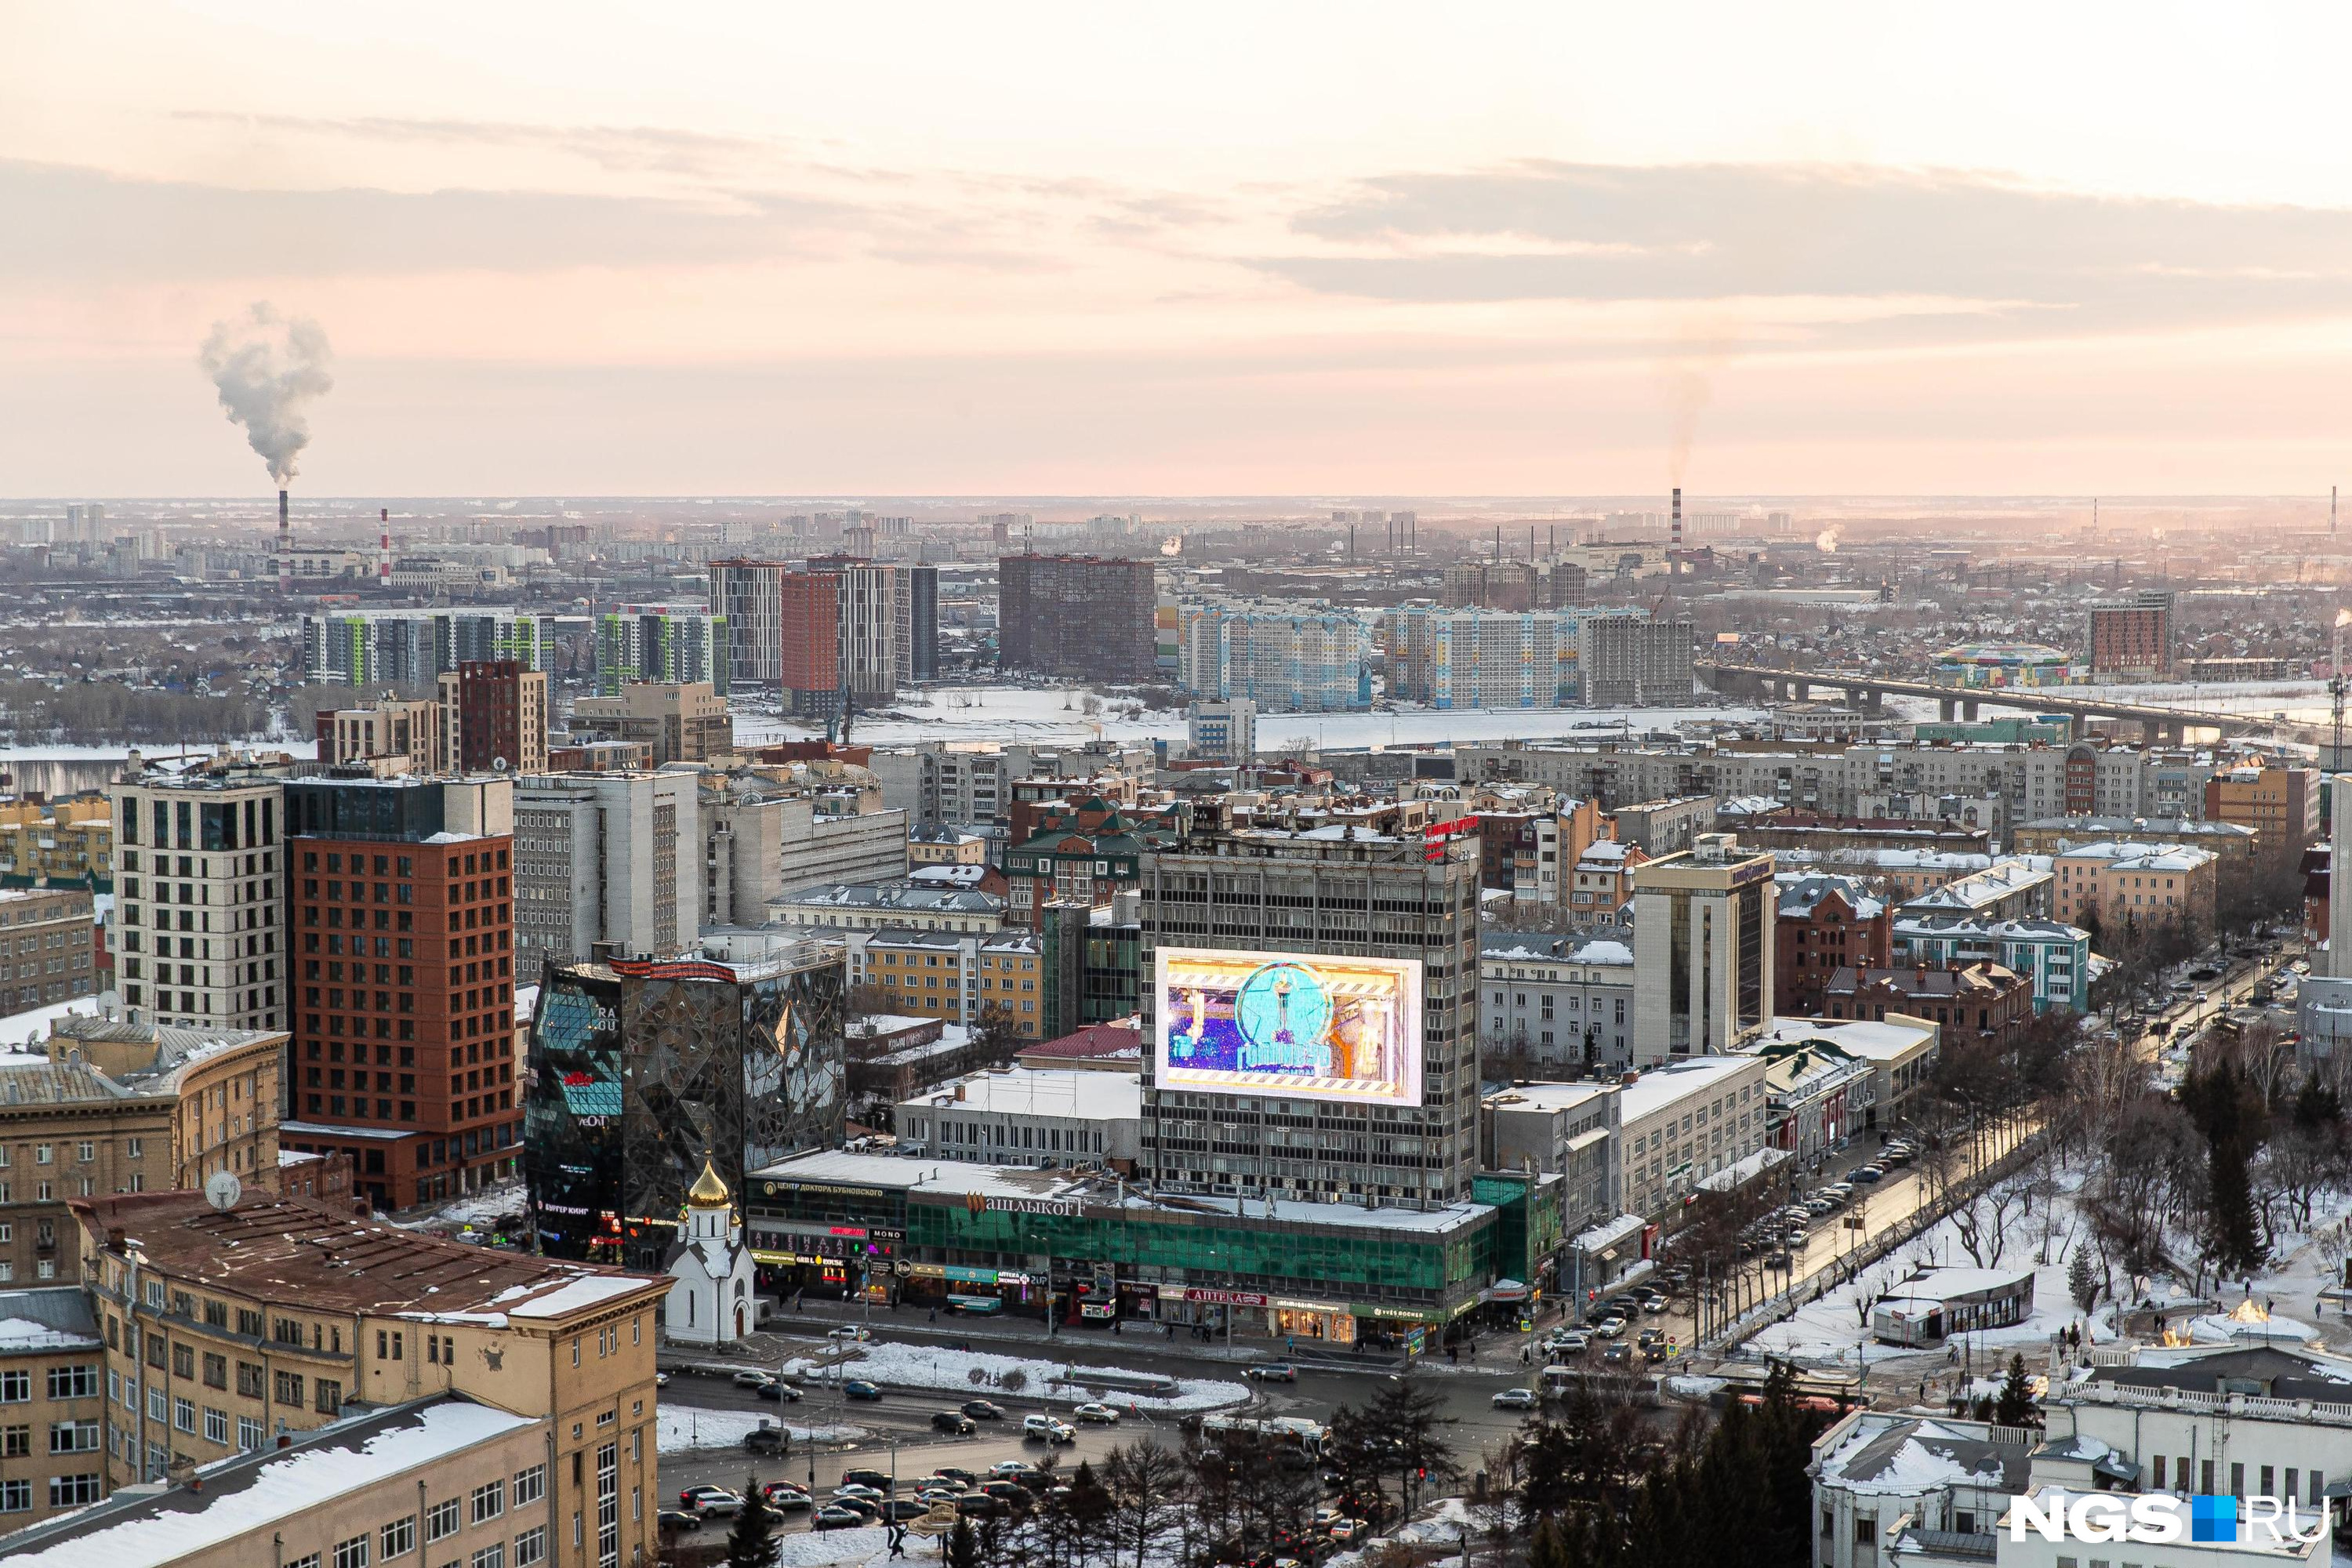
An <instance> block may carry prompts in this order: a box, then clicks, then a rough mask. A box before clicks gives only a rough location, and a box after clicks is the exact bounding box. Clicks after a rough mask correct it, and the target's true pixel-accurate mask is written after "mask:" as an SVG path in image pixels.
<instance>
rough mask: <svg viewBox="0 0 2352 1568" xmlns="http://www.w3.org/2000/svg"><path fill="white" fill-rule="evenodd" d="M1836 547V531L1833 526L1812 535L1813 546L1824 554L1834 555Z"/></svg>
mask: <svg viewBox="0 0 2352 1568" xmlns="http://www.w3.org/2000/svg"><path fill="white" fill-rule="evenodd" d="M1837 547H1838V531H1837V530H1836V529H1834V528H1825V529H1823V530H1822V531H1821V532H1819V533H1817V534H1815V535H1814V536H1813V548H1814V549H1816V550H1818V551H1820V552H1822V554H1824V555H1835V554H1836V553H1837Z"/></svg>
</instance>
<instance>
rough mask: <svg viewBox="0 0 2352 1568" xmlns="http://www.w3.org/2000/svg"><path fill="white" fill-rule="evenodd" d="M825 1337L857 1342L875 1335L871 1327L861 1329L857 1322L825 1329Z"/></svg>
mask: <svg viewBox="0 0 2352 1568" xmlns="http://www.w3.org/2000/svg"><path fill="white" fill-rule="evenodd" d="M824 1337H825V1338H826V1339H829V1340H842V1341H845V1342H849V1343H852V1344H855V1343H856V1342H859V1341H861V1340H870V1339H872V1338H873V1337H874V1331H873V1330H871V1329H861V1328H859V1327H858V1326H857V1325H856V1324H855V1323H844V1324H843V1325H842V1326H841V1327H840V1328H837V1329H827V1330H826V1331H824Z"/></svg>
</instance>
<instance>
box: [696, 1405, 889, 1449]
mask: <svg viewBox="0 0 2352 1568" xmlns="http://www.w3.org/2000/svg"><path fill="white" fill-rule="evenodd" d="M655 1414H656V1415H659V1416H660V1417H661V1429H660V1430H661V1436H660V1443H661V1451H662V1452H663V1453H665V1454H683V1453H685V1452H687V1451H688V1449H691V1448H740V1447H742V1446H743V1439H744V1437H745V1436H748V1435H749V1434H750V1433H751V1431H752V1430H753V1429H754V1428H756V1427H758V1426H761V1424H762V1423H765V1424H767V1425H771V1426H772V1425H774V1423H775V1419H776V1418H775V1417H774V1416H772V1415H761V1414H760V1413H759V1412H758V1411H755V1410H703V1409H699V1408H698V1407H696V1406H694V1405H660V1406H659V1407H658V1408H657V1409H656V1412H655ZM788 1430H790V1431H791V1433H792V1436H793V1442H795V1443H805V1442H807V1441H808V1440H809V1434H810V1432H811V1431H812V1430H814V1432H815V1434H816V1440H817V1441H818V1442H820V1443H836V1442H847V1441H849V1440H850V1439H852V1438H856V1437H863V1436H866V1432H865V1429H864V1428H863V1427H859V1426H818V1427H815V1428H810V1427H807V1426H793V1427H790V1428H788Z"/></svg>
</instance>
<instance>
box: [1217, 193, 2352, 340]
mask: <svg viewBox="0 0 2352 1568" xmlns="http://www.w3.org/2000/svg"><path fill="white" fill-rule="evenodd" d="M1292 227H1293V230H1294V232H1295V233H1297V235H1298V236H1300V237H1302V238H1304V239H1307V240H1308V241H1311V242H1313V243H1314V246H1315V248H1313V249H1312V250H1302V251H1300V252H1298V253H1295V254H1290V255H1277V256H1266V257H1261V258H1255V260H1254V265H1255V266H1257V267H1259V268H1263V269H1264V270H1265V271H1268V272H1270V273H1273V274H1275V275H1276V276H1279V277H1282V278H1285V279H1289V280H1290V281H1292V282H1294V283H1296V284H1298V285H1299V286H1301V287H1303V288H1306V289H1310V290H1313V291H1315V292H1318V293H1324V294H1335V295H1348V296H1353V297H1357V298H1361V299H1369V300H1382V301H1389V302H1395V303H1419V304H1436V303H1459V302H1483V303H1492V302H1501V301H1524V300H1580V301H1591V302H1613V301H1628V300H1664V301H1686V300H1719V299H1727V298H1733V297H1746V298H1751V299H1753V298H1759V297H1760V298H1765V299H1782V300H1811V301H1821V300H1888V299H1895V298H1906V299H1912V300H1922V301H1933V302H1935V303H1933V304H1931V305H1927V306H1923V307H1922V308H1921V309H1920V310H1917V311H1912V310H1901V311H1896V312H1894V313H1893V315H1892V318H1890V315H1889V313H1888V312H1885V311H1872V312H1865V313H1864V314H1865V315H1866V316H1867V318H1868V319H1866V320H1862V321H1852V322H1836V321H1831V322H1825V323H1819V324H1816V325H1814V326H1813V327H1811V329H1810V330H1809V331H1806V332H1804V333H1801V334H1798V337H1797V340H1796V341H1801V342H1835V341H1849V342H1889V341H1896V340H1902V339H1911V340H1915V341H1916V340H1919V339H1942V338H1960V337H1970V336H2002V337H2016V336H2048V335H2052V334H2064V333H2079V332H2086V331H2087V332H2105V331H2145V330H2150V329H2158V328H2162V329H2174V328H2197V327H2202V326H2210V325H2222V324H2232V323H2239V322H2244V321H2253V320H2261V319H2274V318H2284V317H2294V316H2301V315H2317V314H2333V313H2337V312H2341V311H2345V310H2352V261H2347V258H2352V211H2347V210H2345V209H2342V208H2326V207H2292V206H2224V205H2214V204H2209V203H2199V202H2190V201H2180V200H2167V199H2158V198H2149V197H2130V196H2102V195H2084V194H2080V193H2074V192H2065V191H2053V190H2043V189H2037V188H2033V187H2030V186H2026V185H2022V184H2015V183H2011V182H2006V181H2002V180H2000V179H1996V178H1991V177H1988V176H1985V175H1981V174H1969V173H1959V172H1952V171H1925V172H1907V171H1885V170H1876V169H1862V168H1851V167H1836V166H1819V165H1744V164H1697V165H1683V166H1666V167H1632V166H1607V165H1599V164H1578V163H1519V164H1513V165H1509V166H1507V167H1503V168H1498V169H1492V170H1486V171H1482V172H1475V173H1461V174H1395V175H1389V176H1385V177H1381V178H1378V179H1373V180H1369V181H1366V182H1363V183H1362V184H1360V185H1358V186H1356V187H1355V188H1353V189H1351V190H1350V191H1349V192H1348V193H1346V194H1345V195H1342V196H1341V197H1339V199H1336V200H1333V201H1329V202H1327V203H1325V204H1323V205H1318V206H1315V207H1311V208H1309V209H1307V210H1306V211H1304V212H1302V213H1300V214H1299V215H1298V216H1297V217H1296V218H1295V219H1294V221H1293V225H1292Z"/></svg>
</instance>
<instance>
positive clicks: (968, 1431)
mask: <svg viewBox="0 0 2352 1568" xmlns="http://www.w3.org/2000/svg"><path fill="white" fill-rule="evenodd" d="M931 1426H932V1428H933V1430H935V1431H940V1432H945V1433H947V1434H948V1435H949V1436H953V1437H969V1436H971V1435H972V1434H973V1433H974V1432H977V1431H979V1430H980V1423H979V1422H977V1421H974V1420H973V1419H972V1418H971V1416H969V1415H965V1414H964V1413H963V1412H962V1411H961V1410H934V1411H932V1412H931Z"/></svg>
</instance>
